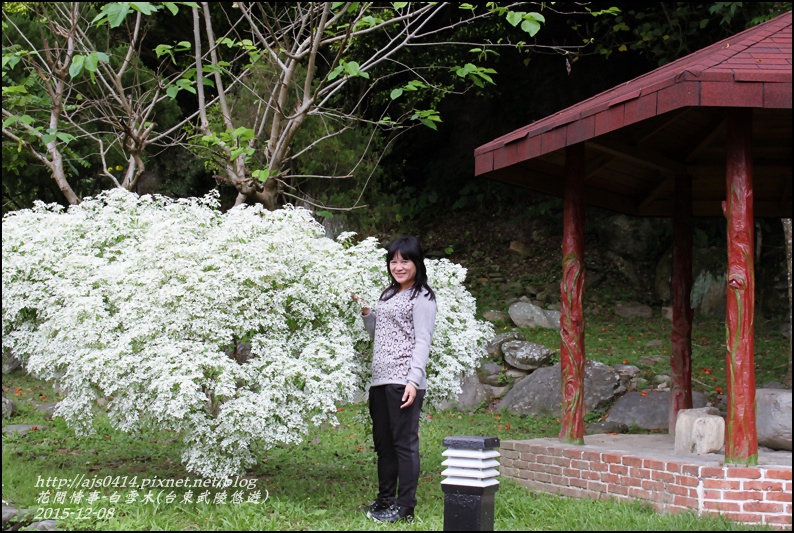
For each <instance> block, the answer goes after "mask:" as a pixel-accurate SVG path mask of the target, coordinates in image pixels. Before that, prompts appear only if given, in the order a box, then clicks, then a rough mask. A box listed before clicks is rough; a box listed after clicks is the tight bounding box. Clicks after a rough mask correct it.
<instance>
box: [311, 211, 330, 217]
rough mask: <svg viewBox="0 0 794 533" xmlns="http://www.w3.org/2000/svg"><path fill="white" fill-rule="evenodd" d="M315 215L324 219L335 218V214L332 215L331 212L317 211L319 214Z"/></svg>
mask: <svg viewBox="0 0 794 533" xmlns="http://www.w3.org/2000/svg"><path fill="white" fill-rule="evenodd" d="M315 214H316V215H317V216H318V217H324V218H334V215H333V213H331V212H330V211H317V213H315Z"/></svg>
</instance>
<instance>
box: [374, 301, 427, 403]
mask: <svg viewBox="0 0 794 533" xmlns="http://www.w3.org/2000/svg"><path fill="white" fill-rule="evenodd" d="M412 294H413V289H408V290H405V291H402V292H399V293H397V294H395V295H394V296H392V297H391V298H389V299H388V300H385V301H379V302H378V308H377V311H376V310H375V309H372V310H370V313H369V314H368V315H362V318H363V320H364V326H365V327H366V328H367V331H368V332H369V334H370V336H371V337H372V338H373V339H374V341H375V348H374V352H373V355H372V382H371V384H370V386H371V387H376V386H378V385H386V384H389V383H393V384H397V385H405V384H406V383H408V382H409V381H410V382H412V383H414V384H415V385H416V388H417V389H426V388H427V376H426V374H425V367H426V366H427V359H428V357H429V356H430V343H431V341H432V340H433V330H434V329H435V325H436V302H435V300H431V299H430V298H429V296H428V293H427V291H423V292H422V293H421V294H419V295H417V297H416V298H411V295H412Z"/></svg>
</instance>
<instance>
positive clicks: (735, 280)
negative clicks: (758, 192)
mask: <svg viewBox="0 0 794 533" xmlns="http://www.w3.org/2000/svg"><path fill="white" fill-rule="evenodd" d="M751 135H752V110H751V109H747V108H740V109H739V108H737V109H730V110H728V121H727V127H726V137H727V146H726V178H727V184H726V185H727V189H726V194H727V199H726V201H725V202H723V204H722V210H723V212H724V213H725V217H726V218H727V219H728V288H727V301H726V308H727V311H726V319H727V328H726V329H727V342H726V345H727V350H726V353H725V373H726V375H727V389H728V390H727V394H728V416H727V420H726V428H725V462H726V463H739V464H745V465H756V464H758V434H757V433H756V425H755V367H754V355H755V353H754V352H755V333H754V331H753V322H754V318H755V272H754V270H753V258H754V256H755V254H754V247H755V245H754V240H753V239H754V224H753V223H754V220H753V163H752V161H753V160H752V150H751Z"/></svg>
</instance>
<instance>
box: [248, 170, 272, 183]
mask: <svg viewBox="0 0 794 533" xmlns="http://www.w3.org/2000/svg"><path fill="white" fill-rule="evenodd" d="M251 176H252V177H254V178H256V179H258V180H259V181H261V182H262V183H264V182H266V181H267V179H268V178H269V177H270V170H269V169H262V170H254V171H253V172H251Z"/></svg>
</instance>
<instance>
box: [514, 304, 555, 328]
mask: <svg viewBox="0 0 794 533" xmlns="http://www.w3.org/2000/svg"><path fill="white" fill-rule="evenodd" d="M507 313H508V314H509V315H510V319H511V320H512V321H513V323H514V324H515V325H516V326H518V327H522V328H523V327H530V328H548V329H556V330H559V329H560V312H559V311H553V310H546V309H543V308H541V307H538V306H537V305H534V304H531V303H529V302H515V303H514V304H512V305H511V306H510V308H509V309H508V310H507Z"/></svg>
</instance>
